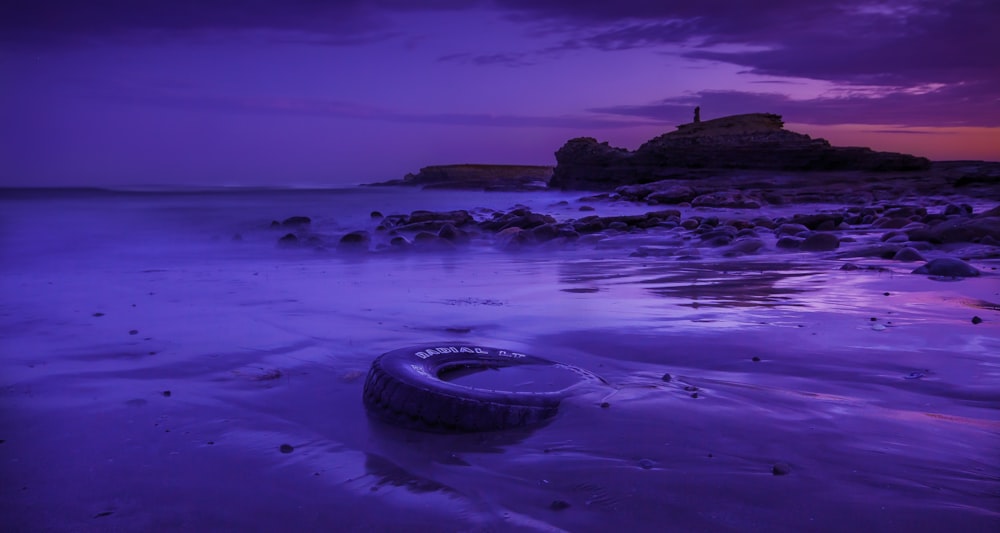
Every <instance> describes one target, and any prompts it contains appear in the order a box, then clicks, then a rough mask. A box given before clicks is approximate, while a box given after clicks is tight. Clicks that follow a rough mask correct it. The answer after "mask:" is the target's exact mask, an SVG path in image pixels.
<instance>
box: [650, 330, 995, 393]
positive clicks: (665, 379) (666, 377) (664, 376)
mask: <svg viewBox="0 0 1000 533" xmlns="http://www.w3.org/2000/svg"><path fill="white" fill-rule="evenodd" d="M977 318H978V317H977ZM660 379H662V380H663V381H666V382H667V383H670V380H672V379H674V377H673V376H671V375H670V374H669V373H667V374H663V377H662V378H660Z"/></svg>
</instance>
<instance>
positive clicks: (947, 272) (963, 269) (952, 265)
mask: <svg viewBox="0 0 1000 533" xmlns="http://www.w3.org/2000/svg"><path fill="white" fill-rule="evenodd" d="M913 273H914V274H924V275H927V276H932V277H938V278H969V277H975V276H978V275H979V274H980V272H979V270H978V269H976V267H974V266H972V265H970V264H969V263H966V262H965V261H962V260H961V259H955V258H953V257H942V258H939V259H934V260H932V261H929V262H928V263H927V264H925V265H923V266H921V267H918V268H916V269H915V270H914V271H913Z"/></svg>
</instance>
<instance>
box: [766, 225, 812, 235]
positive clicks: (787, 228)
mask: <svg viewBox="0 0 1000 533" xmlns="http://www.w3.org/2000/svg"><path fill="white" fill-rule="evenodd" d="M808 231H809V228H807V227H805V226H804V225H802V224H794V223H788V224H782V225H780V226H778V229H776V230H775V231H774V233H775V234H776V235H800V234H802V233H808Z"/></svg>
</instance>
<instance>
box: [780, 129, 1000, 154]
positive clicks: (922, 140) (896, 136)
mask: <svg viewBox="0 0 1000 533" xmlns="http://www.w3.org/2000/svg"><path fill="white" fill-rule="evenodd" d="M785 128H786V129H789V130H791V131H795V132H798V133H805V134H808V135H810V136H811V137H813V138H816V137H821V138H823V139H826V140H828V141H830V143H831V144H833V145H834V146H867V147H868V148H871V149H872V150H879V151H886V152H902V153H905V154H913V155H918V156H923V157H926V158H928V159H931V160H933V161H947V160H961V159H975V160H984V161H1000V128H981V127H941V128H934V127H901V126H890V125H885V126H880V125H873V124H836V125H832V126H831V125H817V124H786V125H785Z"/></svg>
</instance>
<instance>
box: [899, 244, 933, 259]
mask: <svg viewBox="0 0 1000 533" xmlns="http://www.w3.org/2000/svg"><path fill="white" fill-rule="evenodd" d="M892 258H893V259H895V260H896V261H926V259H924V256H922V255H920V252H918V251H916V250H914V249H913V248H910V247H909V246H907V247H905V248H900V249H899V251H898V252H896V255H894V256H892Z"/></svg>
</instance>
